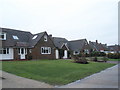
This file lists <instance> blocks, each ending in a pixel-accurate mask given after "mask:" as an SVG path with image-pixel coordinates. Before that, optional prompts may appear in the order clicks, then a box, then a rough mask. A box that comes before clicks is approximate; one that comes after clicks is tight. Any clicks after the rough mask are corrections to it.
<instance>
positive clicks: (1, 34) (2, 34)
mask: <svg viewBox="0 0 120 90" xmlns="http://www.w3.org/2000/svg"><path fill="white" fill-rule="evenodd" d="M0 40H6V33H3V32H2V33H0Z"/></svg>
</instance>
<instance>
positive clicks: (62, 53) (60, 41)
mask: <svg viewBox="0 0 120 90" xmlns="http://www.w3.org/2000/svg"><path fill="white" fill-rule="evenodd" d="M51 38H52V40H53V42H54V44H55V46H56V57H57V59H62V58H63V59H67V58H69V57H70V55H69V51H70V49H69V41H68V40H67V39H65V38H60V37H51Z"/></svg>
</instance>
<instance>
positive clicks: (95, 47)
mask: <svg viewBox="0 0 120 90" xmlns="http://www.w3.org/2000/svg"><path fill="white" fill-rule="evenodd" d="M89 45H90V47H91V48H92V51H98V52H104V53H108V52H109V49H108V47H107V44H102V43H98V40H96V42H91V41H89Z"/></svg>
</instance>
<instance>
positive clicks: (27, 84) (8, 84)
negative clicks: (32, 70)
mask: <svg viewBox="0 0 120 90" xmlns="http://www.w3.org/2000/svg"><path fill="white" fill-rule="evenodd" d="M2 77H4V78H5V79H3V80H2V88H53V87H54V86H52V85H49V84H46V83H44V82H39V81H36V80H32V79H27V78H23V77H19V76H16V75H13V74H10V73H7V72H4V71H3V72H2Z"/></svg>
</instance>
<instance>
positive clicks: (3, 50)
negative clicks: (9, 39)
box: [0, 48, 9, 54]
mask: <svg viewBox="0 0 120 90" xmlns="http://www.w3.org/2000/svg"><path fill="white" fill-rule="evenodd" d="M0 54H9V48H0Z"/></svg>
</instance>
